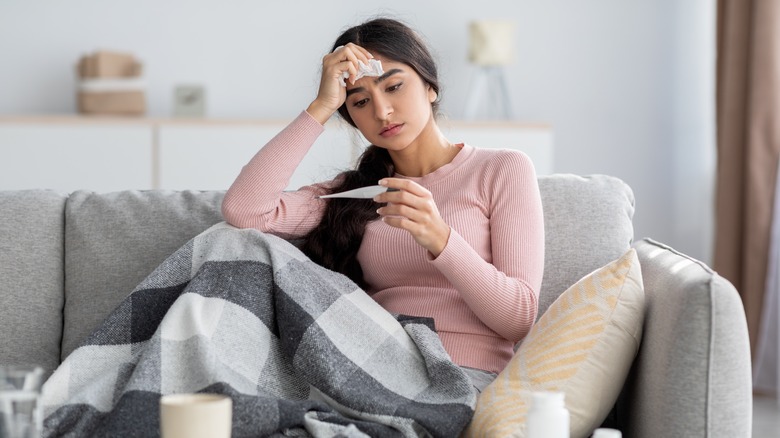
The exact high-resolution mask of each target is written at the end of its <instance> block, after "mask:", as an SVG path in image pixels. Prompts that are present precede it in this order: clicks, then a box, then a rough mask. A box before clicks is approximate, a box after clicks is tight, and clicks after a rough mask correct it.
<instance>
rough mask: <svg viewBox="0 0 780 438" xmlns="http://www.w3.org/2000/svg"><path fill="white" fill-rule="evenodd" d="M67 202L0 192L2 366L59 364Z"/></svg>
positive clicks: (46, 194)
mask: <svg viewBox="0 0 780 438" xmlns="http://www.w3.org/2000/svg"><path fill="white" fill-rule="evenodd" d="M64 208H65V196H64V195H62V194H59V193H56V192H53V191H45V190H22V191H0V213H1V214H2V218H3V219H2V220H0V236H2V238H0V334H1V335H0V364H20V365H40V366H41V367H43V368H44V370H45V371H46V373H47V374H48V373H51V372H52V371H53V370H54V368H56V367H57V365H59V363H60V341H61V339H62V306H63V301H64V296H63V267H62V260H63V232H62V224H63V211H64Z"/></svg>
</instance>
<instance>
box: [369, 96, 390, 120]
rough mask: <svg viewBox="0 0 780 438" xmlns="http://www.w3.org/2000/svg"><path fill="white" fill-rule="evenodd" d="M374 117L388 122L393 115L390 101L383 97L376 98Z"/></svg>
mask: <svg viewBox="0 0 780 438" xmlns="http://www.w3.org/2000/svg"><path fill="white" fill-rule="evenodd" d="M373 102H374V116H375V117H376V118H377V120H387V118H388V117H389V116H390V114H392V113H393V106H392V105H391V104H390V100H389V99H386V98H385V97H383V96H378V97H375V98H374V100H373Z"/></svg>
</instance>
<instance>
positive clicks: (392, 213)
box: [376, 204, 430, 224]
mask: <svg viewBox="0 0 780 438" xmlns="http://www.w3.org/2000/svg"><path fill="white" fill-rule="evenodd" d="M376 212H377V213H379V215H380V216H382V217H402V218H406V219H408V220H410V221H412V222H414V223H418V224H423V223H427V222H429V221H430V220H429V219H430V214H429V213H427V212H424V211H421V210H418V209H416V208H414V207H410V206H408V205H404V204H387V205H386V206H384V207H380V208H379V209H377V211H376Z"/></svg>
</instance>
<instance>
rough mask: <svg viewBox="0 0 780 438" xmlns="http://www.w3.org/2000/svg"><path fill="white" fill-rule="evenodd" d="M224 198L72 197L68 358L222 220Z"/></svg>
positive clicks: (167, 194)
mask: <svg viewBox="0 0 780 438" xmlns="http://www.w3.org/2000/svg"><path fill="white" fill-rule="evenodd" d="M223 196H224V192H221V191H210V192H197V191H162V190H159V191H154V190H152V191H130V190H128V191H121V192H115V193H103V194H98V193H94V192H87V191H78V192H74V193H72V194H71V196H70V198H69V199H68V203H67V206H66V209H65V241H66V248H65V296H66V301H65V311H64V329H63V342H62V358H63V359H64V358H65V357H66V356H67V355H68V354H70V353H71V352H72V351H73V350H74V349H75V348H76V347H77V346H78V344H79V343H80V342H81V341H82V339H84V338H85V337H86V336H87V335H88V334H89V333H91V332H92V330H94V329H95V328H96V327H97V326H98V324H99V323H100V322H101V321H103V319H105V318H106V317H107V316H108V314H109V313H110V312H111V311H112V310H113V309H114V308H115V307H116V306H117V305H118V304H119V302H120V301H122V299H124V298H125V297H126V296H127V295H128V294H130V292H132V290H133V289H134V288H135V286H137V285H138V283H140V282H141V281H142V280H143V279H144V278H146V276H147V275H148V274H150V273H151V272H152V270H154V268H156V267H157V266H158V265H159V264H160V263H162V262H163V260H165V258H166V257H168V256H169V255H170V254H171V253H173V252H174V251H175V250H177V249H178V248H179V247H181V246H182V245H183V244H185V243H186V242H187V241H189V240H190V239H191V238H193V237H195V236H196V235H198V234H200V232H202V231H203V230H205V229H207V228H208V227H210V226H211V225H214V224H215V223H217V222H220V221H222V214H221V212H220V206H221V204H222V197H223Z"/></svg>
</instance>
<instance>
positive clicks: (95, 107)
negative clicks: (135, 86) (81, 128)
mask: <svg viewBox="0 0 780 438" xmlns="http://www.w3.org/2000/svg"><path fill="white" fill-rule="evenodd" d="M78 107H79V112H80V113H82V114H106V115H123V116H131V115H132V116H140V115H143V114H145V113H146V96H145V94H144V92H143V91H100V92H85V91H80V92H79V93H78Z"/></svg>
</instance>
